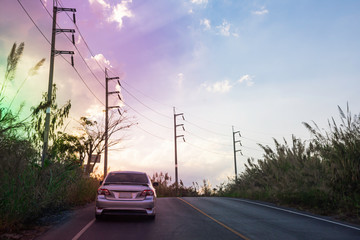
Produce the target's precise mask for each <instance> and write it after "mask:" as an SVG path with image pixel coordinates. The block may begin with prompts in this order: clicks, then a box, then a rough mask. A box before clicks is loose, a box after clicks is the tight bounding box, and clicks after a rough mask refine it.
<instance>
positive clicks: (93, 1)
mask: <svg viewBox="0 0 360 240" xmlns="http://www.w3.org/2000/svg"><path fill="white" fill-rule="evenodd" d="M89 3H90V5H91V6H95V7H96V6H100V7H101V8H110V4H108V3H107V2H105V1H104V0H89Z"/></svg>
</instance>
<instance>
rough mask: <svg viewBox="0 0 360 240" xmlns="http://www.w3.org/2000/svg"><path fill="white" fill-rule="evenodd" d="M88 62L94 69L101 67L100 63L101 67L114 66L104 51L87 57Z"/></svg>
mask: <svg viewBox="0 0 360 240" xmlns="http://www.w3.org/2000/svg"><path fill="white" fill-rule="evenodd" d="M86 62H87V63H88V64H89V66H90V67H91V68H92V69H99V66H98V65H100V66H101V67H107V68H112V66H111V63H110V61H109V60H107V59H106V58H105V56H104V55H103V54H102V53H99V54H96V55H95V56H94V57H92V56H91V58H87V59H86Z"/></svg>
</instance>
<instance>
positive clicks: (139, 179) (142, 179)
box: [105, 173, 149, 184]
mask: <svg viewBox="0 0 360 240" xmlns="http://www.w3.org/2000/svg"><path fill="white" fill-rule="evenodd" d="M106 183H140V184H144V183H146V184H147V183H149V182H148V178H147V177H146V174H141V173H140V174H139V173H109V175H108V177H107V178H106V181H105V184H106Z"/></svg>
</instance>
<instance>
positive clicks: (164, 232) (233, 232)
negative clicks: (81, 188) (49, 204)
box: [37, 197, 360, 240]
mask: <svg viewBox="0 0 360 240" xmlns="http://www.w3.org/2000/svg"><path fill="white" fill-rule="evenodd" d="M157 200H158V202H157V216H156V219H155V220H150V219H147V218H143V217H123V216H122V217H113V216H111V217H108V218H105V219H104V220H102V221H96V220H95V219H94V206H92V205H91V206H88V207H86V208H83V209H81V210H78V211H77V212H75V213H74V214H73V215H72V217H71V218H70V219H69V220H68V221H66V222H64V223H62V224H61V225H57V226H54V227H53V228H52V229H50V230H49V231H48V232H46V233H45V234H43V235H42V236H40V237H39V238H37V239H38V240H44V239H53V240H56V239H59V240H60V239H61V240H64V239H74V240H75V239H82V240H85V239H86V240H92V239H107V240H110V239H126V240H129V239H157V240H159V239H171V240H177V239H186V240H189V239H199V240H201V239H204V240H205V239H206V240H211V239H246V240H250V239H251V240H256V239H269V240H271V239H276V240H278V239H287V240H290V239H342V240H345V239H360V227H359V226H354V225H349V224H345V223H342V222H337V221H333V220H330V219H328V218H323V217H320V216H315V215H309V214H307V213H303V212H299V211H294V210H289V209H285V208H279V207H276V206H274V205H270V204H265V203H259V202H253V201H248V200H242V199H234V198H215V197H209V198H205V197H204V198H187V197H185V198H158V199H157Z"/></svg>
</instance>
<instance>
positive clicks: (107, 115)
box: [104, 68, 120, 179]
mask: <svg viewBox="0 0 360 240" xmlns="http://www.w3.org/2000/svg"><path fill="white" fill-rule="evenodd" d="M110 80H118V83H119V85H120V82H119V77H111V78H110V77H109V76H108V73H107V68H105V153H104V155H105V157H104V179H105V177H106V175H107V168H108V167H107V164H108V140H109V139H108V138H109V137H108V130H109V109H112V108H119V106H110V107H109V95H110V94H115V93H116V94H119V93H120V92H119V91H114V92H109V81H110Z"/></svg>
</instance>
